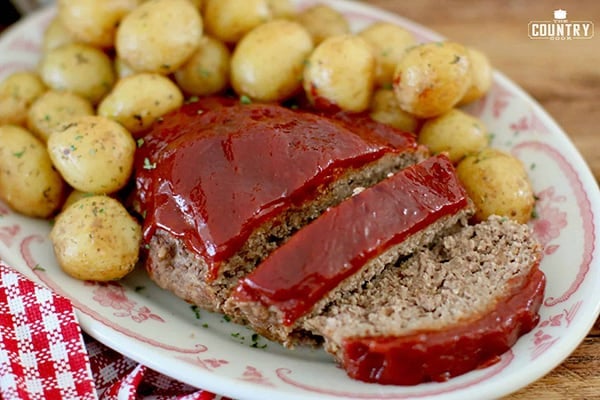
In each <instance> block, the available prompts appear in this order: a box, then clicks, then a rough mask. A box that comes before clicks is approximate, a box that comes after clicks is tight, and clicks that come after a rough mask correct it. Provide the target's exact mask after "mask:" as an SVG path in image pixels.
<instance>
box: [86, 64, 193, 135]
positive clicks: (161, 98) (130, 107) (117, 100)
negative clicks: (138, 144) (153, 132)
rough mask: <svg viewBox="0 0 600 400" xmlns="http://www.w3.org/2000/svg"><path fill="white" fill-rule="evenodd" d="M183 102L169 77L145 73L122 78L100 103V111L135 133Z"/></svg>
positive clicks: (148, 126)
mask: <svg viewBox="0 0 600 400" xmlns="http://www.w3.org/2000/svg"><path fill="white" fill-rule="evenodd" d="M182 103H183V94H182V93H181V90H180V89H179V88H178V87H177V85H175V83H173V81H171V80H170V79H169V78H167V77H165V76H163V75H160V74H156V73H153V74H151V73H141V74H134V75H131V76H128V77H126V78H123V79H121V80H120V81H118V82H117V84H116V85H115V87H114V88H113V90H112V91H111V92H110V93H109V94H108V96H106V97H105V98H104V100H102V103H100V105H99V106H98V115H100V116H103V117H106V118H110V119H113V120H115V121H117V122H119V123H120V124H121V125H123V126H124V127H125V128H127V130H128V131H129V132H131V133H132V134H134V135H135V134H138V133H141V132H144V131H146V130H147V129H148V128H150V126H151V125H152V124H153V123H154V122H155V121H156V120H157V119H158V118H160V117H161V116H163V115H164V114H166V113H168V112H169V111H172V110H175V109H176V108H178V107H180V106H181V104H182Z"/></svg>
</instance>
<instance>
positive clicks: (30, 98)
mask: <svg viewBox="0 0 600 400" xmlns="http://www.w3.org/2000/svg"><path fill="white" fill-rule="evenodd" d="M42 48H43V54H42V56H41V61H40V63H39V66H38V68H37V70H36V71H22V72H17V73H14V74H12V75H10V76H8V77H7V78H6V79H5V80H4V81H3V82H1V83H0V199H2V200H3V201H4V202H6V203H7V204H8V205H9V206H10V207H11V208H13V209H14V210H15V211H17V212H19V213H22V214H24V215H27V216H31V217H36V218H53V217H56V221H55V223H54V225H53V228H52V231H51V235H50V238H51V241H52V244H53V246H54V250H55V253H56V256H57V259H58V262H59V264H60V266H61V267H62V268H63V270H64V271H65V272H67V273H68V274H70V275H71V276H73V277H75V278H77V279H83V280H99V281H103V280H113V279H120V278H122V277H123V276H124V275H126V274H127V273H129V272H130V271H131V270H132V269H133V268H134V266H135V264H136V262H137V260H138V257H139V249H140V246H141V241H142V239H141V236H142V235H141V227H140V223H139V222H138V220H137V219H136V218H134V217H133V216H132V215H131V214H130V213H129V212H128V210H127V208H126V207H125V206H124V205H123V203H122V202H120V201H119V198H120V197H121V195H122V192H123V189H124V188H125V187H126V186H127V185H128V183H129V182H130V180H131V174H132V168H133V162H134V156H135V151H136V141H137V143H138V144H139V143H141V142H142V141H141V140H140V138H141V137H142V136H143V135H144V134H145V133H146V132H147V131H148V130H149V129H150V128H151V126H152V125H153V123H154V122H155V121H157V120H159V119H160V118H161V117H162V116H164V115H165V114H167V113H169V112H170V111H172V110H175V109H177V108H178V107H180V106H181V105H182V104H183V102H184V101H185V99H186V98H187V99H188V100H189V99H192V98H193V97H197V96H208V95H214V94H222V93H227V94H232V93H234V94H236V95H237V96H239V97H240V100H241V101H242V102H243V103H246V102H252V101H255V102H278V103H286V104H290V103H295V104H310V106H311V107H312V108H315V109H319V110H344V111H347V112H357V113H359V112H360V113H363V112H364V113H369V114H370V115H371V117H372V118H373V119H375V120H377V121H380V122H382V123H386V124H390V125H392V126H395V127H397V128H399V129H402V130H406V131H411V132H415V133H417V134H418V135H419V141H420V143H422V144H424V145H427V146H428V147H429V148H430V149H431V151H432V152H433V153H439V152H445V153H447V154H448V155H449V157H450V158H451V160H452V161H453V162H454V163H455V164H456V165H457V169H458V173H459V175H460V177H461V179H462V180H463V182H464V184H465V186H466V188H467V190H468V192H469V194H470V195H471V196H472V198H473V201H474V202H475V204H476V206H477V215H476V219H479V220H481V219H485V218H486V217H487V216H488V215H491V214H500V215H505V216H507V217H510V218H514V219H516V220H518V221H520V222H526V221H527V220H528V219H529V218H530V215H531V211H532V209H533V198H534V196H533V194H532V190H531V185H530V183H529V181H528V178H527V175H526V173H525V170H524V168H523V165H522V164H521V163H520V162H519V161H518V160H517V159H515V158H514V157H512V156H511V155H509V154H506V153H504V152H500V151H498V150H494V149H491V148H490V147H489V134H488V132H487V130H486V127H485V126H484V124H483V123H482V122H481V121H480V120H478V119H477V118H475V117H473V116H470V115H468V114H466V113H465V112H463V111H461V110H460V108H458V107H460V106H461V105H464V104H467V103H470V102H472V101H475V100H477V99H479V98H480V97H482V96H484V95H485V94H486V92H487V91H488V90H489V88H490V86H491V82H492V76H491V67H490V63H489V61H488V59H487V58H486V57H485V55H483V54H482V53H481V52H479V51H477V50H475V49H472V48H469V47H465V46H463V45H461V44H459V43H454V42H438V43H424V44H419V43H417V42H416V40H415V38H414V37H413V36H412V34H411V33H410V32H408V31H407V30H405V29H403V28H401V27H399V26H396V25H394V24H391V23H386V22H379V23H374V24H372V25H370V26H368V27H366V28H365V29H363V30H362V31H360V32H351V30H350V25H349V23H348V20H347V19H346V18H345V17H344V16H343V15H342V14H340V13H339V12H338V11H336V10H335V9H333V8H331V7H329V6H327V5H316V6H313V7H310V8H308V9H305V10H302V11H297V10H295V8H294V6H293V4H292V3H291V2H290V1H289V0H203V1H198V0H196V1H193V0H146V1H144V0H119V1H103V0H59V1H58V13H57V16H56V18H55V19H54V20H53V21H52V22H51V24H50V25H49V27H48V28H47V30H46V31H45V35H44V38H43V46H42Z"/></svg>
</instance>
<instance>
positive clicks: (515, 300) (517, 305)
mask: <svg viewBox="0 0 600 400" xmlns="http://www.w3.org/2000/svg"><path fill="white" fill-rule="evenodd" d="M540 257H541V254H540V249H539V246H538V245H537V243H536V241H535V240H534V239H533V238H532V236H531V234H530V231H529V228H528V227H527V226H526V225H519V224H517V223H515V222H511V221H509V220H507V219H501V218H499V217H491V218H490V220H488V221H485V222H482V223H480V224H478V225H474V226H467V227H464V228H463V229H461V230H460V231H458V232H456V233H454V234H452V235H449V236H447V237H445V238H443V239H441V240H440V241H439V242H438V243H436V244H435V245H434V246H433V247H431V248H429V249H424V250H423V251H420V252H417V253H416V254H415V255H414V256H412V257H411V258H410V259H408V260H406V261H404V262H402V263H399V264H396V265H389V266H388V267H386V269H385V270H384V271H383V273H382V274H380V275H378V276H377V277H376V278H375V279H373V280H372V281H369V282H366V283H365V284H364V285H363V287H361V288H360V289H359V290H357V291H356V292H354V293H352V295H350V296H345V297H339V298H337V299H336V301H335V302H333V303H331V304H330V305H329V306H328V307H327V309H326V310H324V311H323V312H322V313H321V314H320V315H319V316H316V317H313V318H310V319H308V320H306V321H305V323H304V327H305V328H306V329H310V330H311V331H312V332H313V333H314V334H315V335H320V336H323V337H324V338H325V348H326V350H327V351H328V352H330V353H331V354H333V355H334V356H335V358H336V359H337V360H338V361H339V362H340V363H341V365H342V366H343V367H344V369H345V370H346V371H347V373H348V374H349V375H350V376H351V377H353V378H355V379H360V380H363V381H368V382H378V383H382V384H398V385H412V384H418V383H421V382H426V381H443V380H447V379H448V378H450V377H452V376H456V375H460V374H463V373H465V372H467V371H470V370H472V369H474V368H477V367H479V366H481V365H487V364H489V363H490V362H493V361H494V359H497V357H498V356H499V355H500V354H502V353H504V352H505V351H506V350H508V349H509V348H510V347H511V346H512V345H513V344H514V343H515V342H516V340H517V338H518V337H520V336H521V335H522V334H524V333H526V332H528V331H530V330H531V329H533V327H534V326H535V325H536V324H537V322H538V319H539V317H538V314H537V312H538V309H539V307H540V305H541V302H542V298H543V292H544V285H545V279H544V274H543V273H542V272H541V271H540V270H539V268H538V264H539V262H540Z"/></svg>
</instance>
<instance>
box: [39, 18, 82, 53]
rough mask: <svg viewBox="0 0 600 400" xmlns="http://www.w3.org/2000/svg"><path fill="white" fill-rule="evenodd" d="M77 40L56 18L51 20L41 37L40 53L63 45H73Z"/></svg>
mask: <svg viewBox="0 0 600 400" xmlns="http://www.w3.org/2000/svg"><path fill="white" fill-rule="evenodd" d="M76 41H77V40H76V39H75V37H74V36H73V34H72V33H71V32H69V30H67V28H66V27H65V26H64V25H63V23H62V22H61V20H60V19H59V18H58V17H55V18H54V19H52V21H51V22H50V24H49V25H48V27H47V28H46V30H45V31H44V36H43V37H42V52H44V53H46V52H48V51H50V50H53V49H56V48H57V47H60V46H62V45H64V44H69V43H75V42H76Z"/></svg>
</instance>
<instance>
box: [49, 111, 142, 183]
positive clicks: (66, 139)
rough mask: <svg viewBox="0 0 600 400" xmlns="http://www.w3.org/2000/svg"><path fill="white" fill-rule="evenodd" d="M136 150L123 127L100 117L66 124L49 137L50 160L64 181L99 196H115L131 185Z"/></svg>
mask: <svg viewBox="0 0 600 400" xmlns="http://www.w3.org/2000/svg"><path fill="white" fill-rule="evenodd" d="M135 149H136V144H135V141H134V140H133V137H132V136H131V134H130V133H129V132H128V131H127V130H126V129H125V128H124V127H123V126H122V125H121V124H119V123H118V122H115V121H113V120H111V119H108V118H105V117H101V116H97V115H90V116H80V117H74V118H72V119H70V120H68V121H65V124H64V125H62V126H61V127H59V128H58V129H57V130H56V131H55V132H54V133H53V134H52V135H50V137H49V138H48V152H49V153H50V158H51V159H52V163H53V164H54V166H55V167H56V169H58V170H59V171H60V173H61V175H62V176H63V178H64V179H65V180H66V181H67V182H68V183H69V184H70V185H71V186H72V187H73V188H75V189H77V190H79V191H82V192H89V193H96V194H107V193H114V192H116V191H117V190H119V189H121V188H123V187H124V186H125V185H126V184H127V182H128V180H129V177H130V175H131V171H132V169H133V158H134V153H135Z"/></svg>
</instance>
